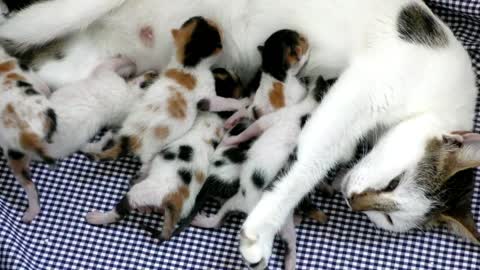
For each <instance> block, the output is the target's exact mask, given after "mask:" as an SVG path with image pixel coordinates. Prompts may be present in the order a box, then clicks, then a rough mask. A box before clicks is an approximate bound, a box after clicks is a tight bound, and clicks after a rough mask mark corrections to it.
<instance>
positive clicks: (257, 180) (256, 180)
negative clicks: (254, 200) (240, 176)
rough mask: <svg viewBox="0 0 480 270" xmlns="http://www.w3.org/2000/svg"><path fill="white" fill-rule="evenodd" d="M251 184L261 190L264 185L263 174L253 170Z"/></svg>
mask: <svg viewBox="0 0 480 270" xmlns="http://www.w3.org/2000/svg"><path fill="white" fill-rule="evenodd" d="M252 183H253V185H255V187H256V188H258V189H262V188H263V186H264V185H265V173H264V172H263V171H261V170H258V169H257V170H254V171H253V174H252Z"/></svg>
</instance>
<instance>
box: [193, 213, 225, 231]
mask: <svg viewBox="0 0 480 270" xmlns="http://www.w3.org/2000/svg"><path fill="white" fill-rule="evenodd" d="M191 225H192V226H195V227H199V228H204V229H214V228H218V227H219V226H220V224H219V222H218V218H217V217H216V216H210V217H207V216H205V215H202V214H200V215H197V216H196V217H195V218H194V219H193V221H192V223H191Z"/></svg>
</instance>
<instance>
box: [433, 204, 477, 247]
mask: <svg viewBox="0 0 480 270" xmlns="http://www.w3.org/2000/svg"><path fill="white" fill-rule="evenodd" d="M439 220H440V221H441V222H443V223H445V224H447V226H448V228H449V229H450V231H452V232H453V233H454V234H456V235H458V236H460V237H462V238H465V239H467V240H469V241H471V242H472V243H474V244H477V245H480V233H479V232H478V230H477V227H476V225H475V220H474V219H473V214H472V212H471V210H470V209H469V207H468V209H465V211H460V212H457V213H443V214H441V215H440V218H439Z"/></svg>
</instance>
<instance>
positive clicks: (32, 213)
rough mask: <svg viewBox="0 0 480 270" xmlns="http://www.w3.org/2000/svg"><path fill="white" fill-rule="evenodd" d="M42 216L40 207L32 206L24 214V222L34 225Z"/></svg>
mask: <svg viewBox="0 0 480 270" xmlns="http://www.w3.org/2000/svg"><path fill="white" fill-rule="evenodd" d="M38 214H40V205H30V206H29V207H28V209H27V211H25V213H24V214H23V217H22V222H24V223H27V224H28V223H32V221H33V220H34V219H35V218H36V217H37V216H38Z"/></svg>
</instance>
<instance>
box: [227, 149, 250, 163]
mask: <svg viewBox="0 0 480 270" xmlns="http://www.w3.org/2000/svg"><path fill="white" fill-rule="evenodd" d="M222 155H223V156H224V157H226V158H227V159H228V160H230V161H231V162H232V163H235V164H241V163H243V162H244V161H245V160H246V159H247V155H246V153H245V151H242V149H239V148H236V147H234V148H229V149H227V150H225V151H224V152H223V154H222Z"/></svg>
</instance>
